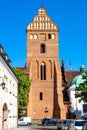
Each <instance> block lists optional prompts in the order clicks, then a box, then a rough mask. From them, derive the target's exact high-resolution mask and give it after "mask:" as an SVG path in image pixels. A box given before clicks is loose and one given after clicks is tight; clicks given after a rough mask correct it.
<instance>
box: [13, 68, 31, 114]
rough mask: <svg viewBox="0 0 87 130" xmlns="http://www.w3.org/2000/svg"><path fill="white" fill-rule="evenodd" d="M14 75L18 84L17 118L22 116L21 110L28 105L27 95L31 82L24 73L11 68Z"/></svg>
mask: <svg viewBox="0 0 87 130" xmlns="http://www.w3.org/2000/svg"><path fill="white" fill-rule="evenodd" d="M13 71H14V73H15V74H16V76H17V78H18V80H19V84H18V116H22V115H23V109H24V108H25V106H26V105H27V103H28V93H29V89H30V85H31V80H30V79H29V77H28V76H27V75H26V74H25V73H24V71H22V70H19V69H16V68H13Z"/></svg>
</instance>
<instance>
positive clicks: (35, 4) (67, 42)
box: [0, 0, 87, 70]
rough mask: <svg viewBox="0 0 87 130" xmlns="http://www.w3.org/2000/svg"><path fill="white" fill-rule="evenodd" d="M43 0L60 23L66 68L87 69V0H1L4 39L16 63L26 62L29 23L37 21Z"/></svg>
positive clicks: (0, 23) (0, 30)
mask: <svg viewBox="0 0 87 130" xmlns="http://www.w3.org/2000/svg"><path fill="white" fill-rule="evenodd" d="M41 3H43V6H44V7H45V8H46V10H47V13H48V15H49V16H50V17H51V18H52V20H53V21H54V22H55V23H56V24H57V25H58V27H59V30H60V31H59V56H60V64H61V61H62V59H64V61H65V66H66V69H67V70H68V69H69V63H70V61H71V62H72V69H73V70H79V67H80V65H81V64H84V65H85V68H86V69H87V54H86V53H87V0H0V43H1V44H2V46H3V47H4V50H5V51H6V53H7V54H8V56H9V58H10V59H11V61H12V66H16V67H24V66H25V63H26V31H25V30H26V27H27V25H28V24H29V23H30V22H32V21H33V18H34V16H35V15H36V14H37V12H38V9H39V8H40V7H41Z"/></svg>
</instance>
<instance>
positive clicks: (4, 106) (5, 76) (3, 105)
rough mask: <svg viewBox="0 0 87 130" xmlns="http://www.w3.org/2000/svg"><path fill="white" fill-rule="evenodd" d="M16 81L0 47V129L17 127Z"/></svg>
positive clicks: (8, 61) (6, 57)
mask: <svg viewBox="0 0 87 130" xmlns="http://www.w3.org/2000/svg"><path fill="white" fill-rule="evenodd" d="M17 95H18V79H17V77H16V76H15V74H14V72H13V70H12V68H11V65H10V60H9V58H8V56H7V54H6V53H5V52H4V49H3V47H2V46H1V45H0V129H1V130H11V128H16V127H17V119H18V105H17Z"/></svg>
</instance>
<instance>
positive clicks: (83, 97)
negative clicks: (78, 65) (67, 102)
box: [75, 75, 87, 102]
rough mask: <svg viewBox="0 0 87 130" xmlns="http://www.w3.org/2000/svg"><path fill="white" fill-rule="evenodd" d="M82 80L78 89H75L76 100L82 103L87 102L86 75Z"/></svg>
mask: <svg viewBox="0 0 87 130" xmlns="http://www.w3.org/2000/svg"><path fill="white" fill-rule="evenodd" d="M82 78H83V79H84V82H83V83H81V84H80V85H79V87H76V94H75V97H76V98H80V99H79V102H81V101H84V102H87V75H86V76H83V77H82Z"/></svg>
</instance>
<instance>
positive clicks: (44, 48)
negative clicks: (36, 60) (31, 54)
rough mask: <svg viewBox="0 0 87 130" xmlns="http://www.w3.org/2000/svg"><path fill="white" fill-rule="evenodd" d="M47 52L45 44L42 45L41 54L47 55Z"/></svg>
mask: <svg viewBox="0 0 87 130" xmlns="http://www.w3.org/2000/svg"><path fill="white" fill-rule="evenodd" d="M45 51H46V47H45V44H42V45H41V48H40V52H41V53H45Z"/></svg>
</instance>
